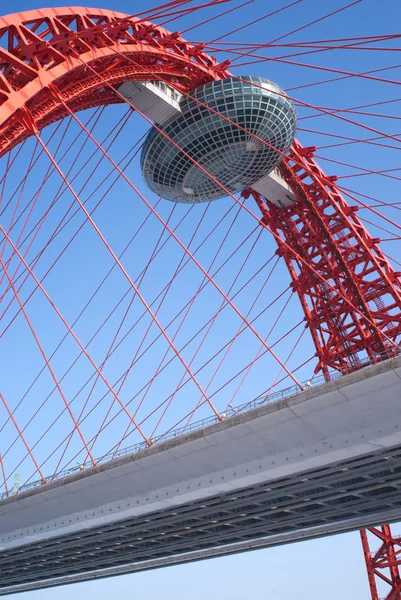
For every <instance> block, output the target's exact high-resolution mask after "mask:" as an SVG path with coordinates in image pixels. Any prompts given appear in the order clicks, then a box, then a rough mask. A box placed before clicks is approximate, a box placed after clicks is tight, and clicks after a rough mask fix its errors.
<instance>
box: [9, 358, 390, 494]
mask: <svg viewBox="0 0 401 600" xmlns="http://www.w3.org/2000/svg"><path fill="white" fill-rule="evenodd" d="M400 352H401V348H398V347H397V348H396V349H392V350H389V351H387V352H385V353H383V354H382V356H385V358H384V360H382V361H380V360H378V359H380V356H381V355H378V356H377V357H376V358H375V360H372V359H369V358H366V359H363V360H360V361H359V362H358V364H357V365H355V366H354V367H351V368H348V369H343V370H342V371H331V372H330V373H329V381H334V380H336V379H340V378H342V377H344V376H345V375H349V374H350V373H353V372H355V371H358V370H359V369H361V368H367V367H369V366H373V365H375V364H377V363H378V362H385V361H386V360H391V358H394V357H395V356H398V355H399V354H400ZM389 354H392V356H390V357H389ZM326 383H327V379H326V377H325V376H324V375H319V376H318V377H314V378H313V379H312V380H311V381H304V382H303V383H302V385H303V388H304V389H303V390H300V389H299V387H298V386H297V385H295V384H294V385H292V386H290V387H287V388H284V389H282V390H279V391H277V392H273V393H272V394H266V393H263V394H261V395H259V396H257V397H256V398H254V399H253V400H251V401H250V402H246V403H245V404H241V405H239V406H235V407H230V408H229V410H228V411H227V412H226V413H224V414H222V415H220V418H221V417H222V418H223V419H227V418H230V417H233V416H235V415H237V414H239V413H244V412H251V411H252V410H255V409H256V408H259V407H260V406H262V405H264V404H272V403H274V402H278V401H279V400H284V399H286V398H291V397H292V396H295V395H296V394H300V393H302V391H305V390H307V389H309V388H316V387H319V386H322V385H324V384H326ZM219 422H220V419H219V418H218V417H217V416H215V415H213V416H210V417H207V418H206V419H202V420H200V421H195V423H190V424H189V425H184V426H183V427H178V428H176V429H172V430H170V431H167V432H166V433H163V434H162V435H160V436H157V437H155V438H153V439H152V440H151V442H152V445H156V444H160V443H162V442H165V441H168V440H173V439H176V438H178V437H181V436H182V435H184V434H185V433H190V432H191V431H198V430H199V429H203V428H204V427H207V426H208V425H214V424H216V423H219ZM146 448H149V446H148V444H147V443H146V442H139V443H137V444H134V445H132V446H128V447H126V448H123V449H122V450H118V451H117V452H110V453H108V454H105V455H104V456H102V457H101V458H99V459H98V460H96V463H97V464H105V463H108V462H111V461H112V460H116V459H117V458H121V457H122V456H126V455H127V454H134V453H135V452H139V451H140V450H145V449H146ZM92 466H93V465H92V463H91V462H87V463H83V464H80V465H77V466H75V467H71V468H70V469H65V470H63V471H60V472H59V473H57V474H56V475H53V476H52V477H51V478H49V479H48V480H47V481H46V483H44V482H43V481H42V480H41V479H39V480H36V481H32V482H31V483H26V484H24V485H22V486H21V487H19V488H18V489H14V490H13V491H9V492H8V493H7V492H3V493H2V494H0V500H3V499H4V498H8V497H10V496H15V495H17V494H19V493H21V492H25V491H27V490H30V489H33V488H36V487H39V486H42V485H46V484H47V483H52V482H53V481H58V480H59V479H64V478H65V477H68V476H69V475H72V474H74V473H78V472H79V471H84V470H86V469H89V468H91V467H92Z"/></svg>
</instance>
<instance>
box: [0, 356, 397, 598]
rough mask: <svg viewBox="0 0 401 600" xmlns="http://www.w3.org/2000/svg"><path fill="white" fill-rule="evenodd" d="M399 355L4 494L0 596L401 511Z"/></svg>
mask: <svg viewBox="0 0 401 600" xmlns="http://www.w3.org/2000/svg"><path fill="white" fill-rule="evenodd" d="M400 401H401V357H398V358H395V359H392V360H389V361H386V362H384V363H381V364H379V365H375V366H373V367H369V368H366V369H364V370H363V371H359V372H357V373H353V374H352V375H348V376H346V377H344V378H342V379H340V380H337V381H333V382H330V383H328V384H325V385H324V386H320V387H318V388H314V389H310V390H308V391H306V392H302V393H300V394H298V395H297V396H294V397H292V398H289V399H287V400H281V401H279V402H277V403H275V404H271V405H267V406H262V407H260V408H258V409H256V410H254V411H252V412H249V413H244V414H240V415H237V416H235V417H233V418H231V419H229V420H227V421H223V422H221V423H219V424H217V425H212V426H210V427H207V428H205V429H203V430H201V431H195V432H192V433H190V434H189V435H187V436H184V437H182V438H180V439H177V440H170V441H168V442H165V443H163V444H160V445H159V446H155V447H152V448H150V449H147V450H143V451H141V452H137V453H135V454H133V455H128V456H125V457H123V458H120V459H118V460H115V461H113V462H111V463H108V464H105V465H100V466H98V467H94V468H93V469H89V470H87V471H84V472H80V473H77V474H75V475H72V476H70V477H68V478H66V479H64V480H60V481H57V482H54V483H52V484H47V485H44V486H42V487H40V488H35V489H33V490H30V491H27V492H23V493H21V494H18V495H17V496H13V497H11V498H8V499H6V500H3V501H1V502H0V595H1V594H3V595H4V594H6V593H12V592H17V591H22V590H24V589H34V588H41V587H46V586H51V585H58V584H61V583H67V582H73V581H78V580H85V579H93V578H96V577H104V576H109V575H114V574H120V573H123V572H132V571H137V570H141V569H149V568H154V567H157V566H162V565H165V564H175V563H178V562H185V561H190V560H196V559H199V558H206V557H209V556H217V555H222V554H229V553H233V552H239V551H242V550H249V549H252V548H257V547H266V546H269V545H275V544H281V543H286V542H290V541H295V540H301V539H307V538H312V537H318V536H322V535H328V534H331V533H336V532H339V531H346V530H351V529H356V528H360V527H364V526H368V525H372V524H376V523H380V522H388V521H394V520H397V519H399V518H401V494H400V487H401V419H400V407H399V405H400Z"/></svg>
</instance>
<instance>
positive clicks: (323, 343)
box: [247, 141, 401, 378]
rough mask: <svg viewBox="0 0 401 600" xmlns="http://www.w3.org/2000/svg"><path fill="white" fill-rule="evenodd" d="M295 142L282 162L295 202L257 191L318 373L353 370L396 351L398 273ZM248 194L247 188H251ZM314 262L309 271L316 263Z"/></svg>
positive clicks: (400, 311) (400, 323)
mask: <svg viewBox="0 0 401 600" xmlns="http://www.w3.org/2000/svg"><path fill="white" fill-rule="evenodd" d="M313 152H314V148H304V147H302V146H301V145H300V144H299V142H297V141H295V142H294V144H293V147H292V149H291V151H290V155H289V158H288V159H285V160H284V161H283V162H282V164H281V165H280V171H281V174H282V176H283V177H284V179H285V180H286V181H287V183H288V184H289V185H290V187H291V189H292V191H293V192H294V194H295V195H296V197H297V202H296V203H294V204H292V205H291V206H290V207H288V208H286V209H283V208H279V207H277V206H275V205H274V204H272V203H270V202H268V201H267V200H265V199H264V198H262V197H261V196H260V195H259V194H257V193H256V192H253V195H254V197H255V200H256V202H257V204H258V206H259V208H260V210H261V212H262V215H263V217H262V223H264V224H265V225H266V226H267V227H268V228H269V229H270V230H271V232H272V233H273V234H274V236H275V238H276V241H277V243H278V250H277V253H278V254H279V255H281V256H282V257H283V258H284V260H285V262H286V265H287V267H288V271H289V273H290V276H291V279H292V287H293V289H294V291H295V292H296V293H297V294H298V297H299V300H300V302H301V305H302V308H303V311H304V313H305V321H306V323H307V327H308V328H309V330H310V333H311V336H312V339H313V342H314V345H315V348H316V356H317V359H318V362H317V366H316V369H315V372H316V373H317V372H319V371H321V370H322V371H323V372H324V374H325V375H326V377H327V378H329V374H328V373H329V368H332V369H337V370H340V371H342V372H350V371H353V370H357V369H358V368H361V367H363V365H364V362H366V359H368V360H369V362H379V361H380V360H383V359H384V358H389V357H390V356H393V355H394V354H397V353H398V348H397V344H398V342H399V340H400V335H401V285H400V273H399V272H396V271H394V269H393V268H392V266H391V265H390V263H389V262H388V260H387V259H386V257H385V256H384V254H383V253H382V251H381V250H380V248H379V246H378V243H379V242H380V240H379V239H378V238H372V237H371V235H370V234H369V233H368V231H367V230H366V229H365V227H364V226H363V225H362V223H361V222H360V220H359V219H358V217H357V215H356V213H357V211H358V208H359V207H358V206H350V205H349V204H348V203H347V202H346V201H345V199H344V198H343V196H342V195H341V194H340V192H339V190H338V188H337V186H336V185H335V183H334V182H335V180H336V177H327V176H326V175H325V174H324V172H323V171H322V170H321V169H320V167H319V166H318V165H317V164H316V162H315V161H314V160H313ZM247 193H249V192H248V191H247ZM311 267H312V268H311Z"/></svg>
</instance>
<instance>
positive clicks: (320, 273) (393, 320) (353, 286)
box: [0, 8, 401, 600]
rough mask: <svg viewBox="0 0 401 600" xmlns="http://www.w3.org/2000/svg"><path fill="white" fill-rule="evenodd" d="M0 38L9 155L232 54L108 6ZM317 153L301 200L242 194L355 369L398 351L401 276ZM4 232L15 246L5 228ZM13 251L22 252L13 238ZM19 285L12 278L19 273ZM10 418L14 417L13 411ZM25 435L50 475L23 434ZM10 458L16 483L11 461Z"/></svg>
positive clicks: (314, 321) (220, 73)
mask: <svg viewBox="0 0 401 600" xmlns="http://www.w3.org/2000/svg"><path fill="white" fill-rule="evenodd" d="M0 40H1V44H2V47H1V48H0V155H1V156H3V157H5V155H8V153H9V152H10V151H11V150H12V149H13V148H15V147H16V146H17V145H18V144H20V143H21V142H23V141H24V140H26V139H27V138H29V137H30V136H36V137H37V140H38V142H39V143H41V144H42V146H43V147H44V149H45V151H46V147H45V146H44V143H43V142H42V141H41V138H40V136H39V132H40V131H41V130H42V129H43V128H45V127H46V126H48V125H50V124H53V123H55V122H57V121H60V120H62V119H64V118H65V117H67V116H71V115H73V116H74V118H75V115H76V113H77V112H78V111H81V110H84V109H87V108H93V107H98V106H104V105H109V104H115V103H121V102H122V101H123V98H122V97H121V95H120V94H119V93H118V92H117V91H116V86H118V85H119V84H121V83H122V82H124V81H127V80H131V79H137V80H149V78H151V79H160V80H162V81H165V82H168V83H170V84H171V85H173V86H174V87H175V88H176V89H177V90H179V91H181V92H183V93H187V92H188V91H189V90H191V89H193V88H195V87H197V86H199V85H202V84H204V83H207V82H210V81H213V80H214V79H220V78H224V77H227V76H228V75H229V73H228V67H229V64H228V62H227V61H225V62H222V63H220V64H219V63H218V62H217V61H216V60H215V59H214V58H213V57H211V56H209V55H207V54H205V53H204V47H205V46H204V44H192V43H189V42H187V41H186V40H184V39H183V38H182V37H181V36H180V34H179V33H170V32H169V31H168V30H166V29H164V28H163V27H160V26H157V25H154V24H152V23H150V22H149V21H147V20H143V19H141V18H135V17H127V16H126V15H122V14H120V13H116V12H112V11H107V10H89V9H76V8H63V9H46V10H37V11H30V12H27V13H23V14H18V15H11V16H8V17H3V18H2V19H1V20H0ZM133 108H135V107H133ZM313 155H314V148H312V147H308V148H304V147H302V145H301V144H300V143H299V142H298V141H296V142H295V143H294V145H293V147H292V149H291V151H290V154H289V156H288V157H285V159H284V160H283V162H282V163H281V165H280V171H281V174H282V176H283V177H284V179H285V180H286V181H287V183H288V184H289V185H290V187H291V189H292V190H293V191H294V193H295V195H296V197H297V199H298V202H297V203H296V204H295V205H293V206H291V207H290V208H287V209H281V208H278V207H277V206H274V205H273V204H271V203H270V202H269V201H268V199H265V198H263V197H261V196H260V195H259V194H257V193H256V192H254V191H252V190H246V191H245V192H244V194H243V195H244V197H245V198H247V197H249V196H251V195H253V196H254V198H255V200H256V203H257V205H258V207H259V209H260V211H261V214H262V218H261V221H260V224H261V225H262V226H263V227H264V228H265V229H266V230H268V231H270V232H271V233H272V234H273V236H274V238H275V239H276V242H277V245H278V250H277V255H278V256H280V257H283V259H284V261H285V264H286V266H287V268H288V271H289V274H290V277H291V281H292V284H291V285H292V289H293V290H294V291H295V292H296V294H297V295H298V298H299V301H300V303H301V305H302V308H303V311H304V315H305V323H306V326H307V328H308V329H309V332H310V335H311V337H312V339H313V344H314V346H315V349H316V357H317V365H316V368H315V373H318V372H319V371H323V373H324V375H325V377H326V378H327V379H329V377H330V375H329V369H336V370H339V371H344V372H349V371H350V370H356V369H358V368H360V367H361V365H362V362H363V360H364V359H365V358H366V357H368V358H369V359H370V361H371V362H377V361H380V360H382V359H383V358H387V357H389V356H392V355H394V354H395V353H397V352H398V344H399V341H400V336H401V283H400V273H399V272H396V271H395V270H394V269H393V268H392V266H391V265H390V263H389V261H388V260H387V258H386V256H385V255H384V254H383V252H382V251H381V250H380V248H379V246H378V242H379V240H378V239H376V238H373V237H372V236H371V235H370V234H369V233H368V231H367V230H366V228H365V227H364V225H363V224H362V222H361V221H360V219H359V218H358V216H357V214H356V213H357V207H356V206H350V205H349V204H348V203H347V202H346V201H345V199H344V198H343V196H342V195H341V193H340V192H339V190H338V188H337V186H336V183H335V182H336V177H333V176H330V177H328V176H326V175H325V173H324V172H323V171H322V170H321V169H320V167H319V166H318V165H317V163H316V162H315V160H314V158H313ZM49 158H51V156H50V154H49ZM53 163H54V166H55V168H56V169H57V164H56V163H55V161H53ZM59 173H60V175H62V172H61V171H60V170H59ZM66 185H67V186H69V184H68V182H66ZM88 218H89V217H88ZM1 231H2V233H3V236H5V239H6V241H8V242H10V244H11V240H10V239H9V237H8V235H7V233H6V231H5V229H4V228H3V227H1ZM13 251H14V253H17V254H18V249H17V248H16V247H14V246H13ZM18 256H19V257H20V258H21V260H23V258H22V257H21V256H20V255H19V254H18ZM2 264H3V267H4V263H3V262H2ZM25 266H26V267H27V265H25ZM7 277H8V276H7ZM9 284H10V286H13V284H12V280H11V279H10V278H9ZM13 290H14V288H13ZM21 310H23V305H22V304H21ZM170 345H171V344H170ZM282 366H284V365H282ZM187 370H188V373H189V374H191V373H190V370H189V369H188V368H187ZM98 372H100V371H98ZM56 385H57V381H56ZM201 391H202V390H201ZM202 393H203V392H202ZM66 404H67V405H68V402H66ZM9 415H10V418H13V413H12V411H9ZM74 423H75V427H76V429H77V430H78V431H79V424H78V422H76V421H74ZM133 423H134V425H136V423H135V421H134V420H133ZM14 424H15V426H16V427H18V426H17V423H16V422H14ZM18 433H19V434H20V437H21V439H22V440H23V442H24V444H25V446H26V448H27V449H28V451H29V453H30V455H31V457H32V459H33V461H34V462H35V466H36V469H37V471H38V472H39V473H40V475H41V477H42V478H43V480H45V477H44V475H42V472H41V469H40V466H39V465H38V464H37V463H36V461H35V459H34V456H33V453H32V452H31V451H30V450H29V446H28V444H27V442H26V441H25V439H24V436H23V432H22V431H20V430H18ZM145 439H146V438H145ZM82 440H83V442H84V444H85V447H87V446H86V443H85V440H84V438H83V436H82ZM146 441H148V440H146ZM87 449H88V453H89V455H90V456H91V458H92V454H91V452H90V449H89V448H88V447H87ZM0 458H1V457H0ZM1 467H2V469H3V471H2V472H3V476H4V480H5V481H6V477H5V474H4V467H3V462H2V461H1ZM6 490H7V492H8V489H7V487H6ZM371 532H372V533H373V534H374V535H376V536H377V537H379V538H380V540H381V541H382V546H381V548H380V550H379V551H378V553H376V554H375V555H374V556H372V555H371V554H370V553H369V547H368V541H367V534H366V533H365V532H362V541H363V545H364V551H365V555H366V559H367V564H368V574H369V581H370V587H371V591H372V598H373V599H374V600H376V599H377V590H376V588H375V583H374V576H375V575H376V574H377V573H378V570H379V569H381V568H383V567H388V568H389V569H390V577H387V578H386V581H387V583H389V584H390V585H391V586H392V593H390V595H389V596H388V599H389V600H390V599H391V600H396V599H397V598H400V597H401V592H400V589H401V587H400V575H399V572H398V566H399V564H400V561H399V552H400V550H399V540H396V539H393V538H392V536H391V531H390V528H389V526H387V525H386V526H383V527H382V528H381V530H379V529H375V530H371Z"/></svg>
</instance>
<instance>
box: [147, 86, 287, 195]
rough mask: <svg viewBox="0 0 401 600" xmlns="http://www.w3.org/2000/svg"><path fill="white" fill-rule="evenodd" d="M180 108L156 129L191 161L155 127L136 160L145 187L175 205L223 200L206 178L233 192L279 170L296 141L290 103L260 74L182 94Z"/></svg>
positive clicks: (222, 191)
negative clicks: (139, 157) (275, 169)
mask: <svg viewBox="0 0 401 600" xmlns="http://www.w3.org/2000/svg"><path fill="white" fill-rule="evenodd" d="M200 103H203V104H207V106H208V107H209V108H206V107H205V106H202V105H201V104H200ZM180 109H181V114H180V115H179V116H178V117H174V118H173V119H172V120H170V121H168V122H167V123H166V124H164V125H163V127H161V128H160V129H161V130H162V131H163V132H164V133H165V135H166V136H168V138H170V139H171V140H173V142H174V143H175V144H177V146H179V148H182V150H183V151H184V152H185V153H186V154H187V155H188V156H186V155H185V154H184V153H183V152H181V150H179V149H178V148H177V147H175V146H174V145H173V144H172V143H171V141H170V139H168V138H166V137H165V136H164V135H163V134H162V133H161V132H159V131H158V130H157V129H155V128H153V129H151V131H150V132H149V134H148V137H147V139H146V141H145V144H144V147H143V150H142V155H141V166H142V171H143V175H144V178H145V181H146V183H147V185H148V186H149V188H150V189H151V190H152V191H154V192H155V193H156V194H157V195H159V196H161V197H162V198H166V199H167V200H173V201H175V202H189V203H193V202H205V201H208V200H213V199H215V198H219V197H222V196H226V195H227V194H226V192H225V191H224V190H223V189H222V188H221V187H220V186H219V185H218V183H217V182H215V181H213V180H212V179H211V178H210V177H209V174H210V175H211V176H212V177H214V178H215V179H216V180H217V181H218V182H219V183H220V184H221V185H222V186H224V187H225V188H226V189H228V190H229V192H231V193H236V192H239V191H241V190H243V189H244V188H246V187H249V186H252V184H253V183H255V182H256V181H258V180H259V179H260V178H261V177H263V176H264V175H267V174H268V173H269V172H270V171H272V169H274V167H275V166H277V164H278V163H279V162H280V161H281V159H282V154H281V153H285V152H287V150H288V149H289V147H290V146H291V144H292V141H293V139H294V136H295V130H296V115H295V108H294V106H293V104H292V102H291V101H290V100H289V99H288V97H287V95H286V94H285V92H284V91H283V90H281V89H280V88H279V87H278V86H277V85H276V84H275V83H273V82H271V81H269V80H267V79H263V78H261V77H243V78H242V80H241V81H239V80H238V79H236V78H228V79H223V80H220V81H213V82H211V83H207V84H206V85H203V86H201V87H198V88H196V89H195V90H192V92H191V95H190V97H184V98H183V99H182V101H181V103H180ZM210 109H212V110H214V111H216V112H217V113H219V114H215V113H213V112H211V111H210ZM220 115H223V116H224V117H226V118H227V119H229V120H230V121H233V123H230V122H228V121H227V120H226V119H224V118H222V117H221V116H220ZM235 124H237V125H239V127H241V128H243V129H240V128H239V127H237V126H236V125H235ZM244 130H245V131H244ZM250 134H254V135H255V136H257V137H258V138H260V139H259V140H258V139H255V137H253V136H252V135H250ZM266 144H268V145H266ZM270 146H272V147H270ZM277 150H278V151H277ZM189 157H191V158H192V159H193V160H195V161H196V162H197V163H199V165H200V166H201V167H202V168H203V169H205V171H206V173H205V172H203V171H202V170H201V169H200V168H199V167H198V166H197V165H195V164H194V162H193V160H191V158H189Z"/></svg>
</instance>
